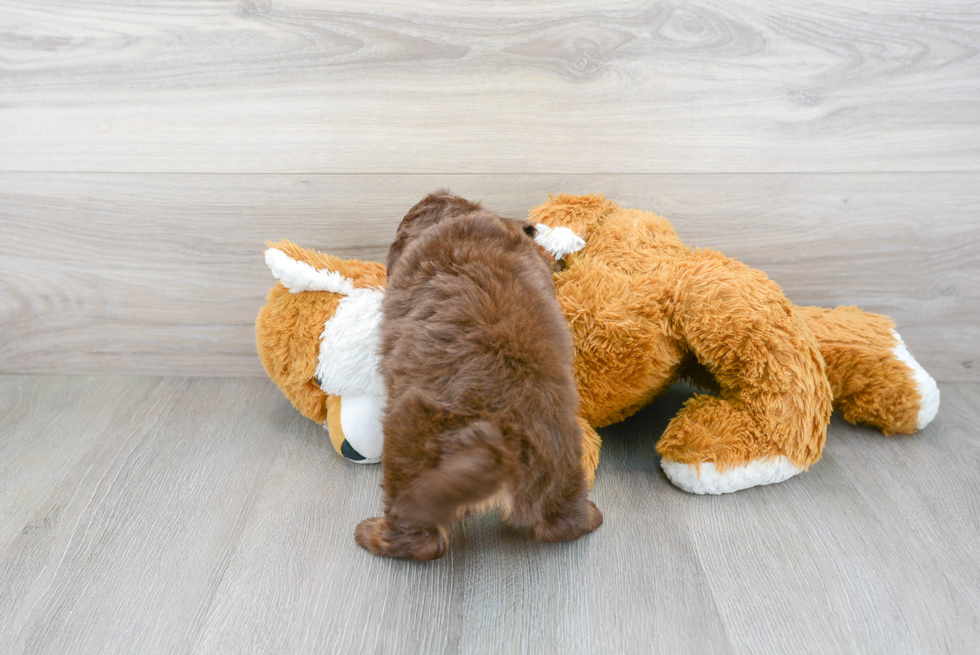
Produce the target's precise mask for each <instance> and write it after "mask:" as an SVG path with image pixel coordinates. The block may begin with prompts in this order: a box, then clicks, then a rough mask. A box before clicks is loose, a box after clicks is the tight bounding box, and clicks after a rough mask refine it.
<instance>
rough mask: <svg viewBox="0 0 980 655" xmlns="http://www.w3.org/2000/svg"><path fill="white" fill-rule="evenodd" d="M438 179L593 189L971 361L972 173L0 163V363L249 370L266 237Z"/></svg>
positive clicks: (377, 212)
mask: <svg viewBox="0 0 980 655" xmlns="http://www.w3.org/2000/svg"><path fill="white" fill-rule="evenodd" d="M440 186H448V187H450V188H452V189H453V190H454V191H456V192H457V193H460V194H463V195H465V196H468V197H472V198H479V199H482V200H483V201H484V202H485V203H486V204H487V206H489V207H491V208H492V209H495V210H497V211H499V212H501V213H503V214H505V215H511V216H523V215H526V213H527V211H528V209H530V208H531V207H533V206H534V205H536V204H538V203H540V202H542V201H543V200H545V199H546V198H547V194H548V193H556V192H560V191H565V192H571V193H588V192H597V191H601V192H604V193H606V194H607V195H608V196H609V197H610V198H614V199H616V200H618V201H620V202H621V203H622V204H624V205H627V206H637V207H642V208H646V209H650V210H652V211H656V212H659V213H662V214H664V215H666V216H667V217H668V218H670V219H671V220H672V222H673V224H674V226H675V227H676V229H677V231H678V233H679V234H680V236H681V238H682V239H684V241H685V242H686V243H687V244H688V245H690V246H698V247H713V248H715V249H718V250H721V251H723V252H725V253H726V254H728V255H730V256H734V257H737V258H739V259H741V260H743V261H745V262H746V263H748V264H750V265H752V266H755V267H757V268H760V269H762V270H764V271H766V272H767V273H768V274H769V276H770V277H772V278H773V279H774V280H776V281H777V282H778V283H779V284H780V285H781V286H782V287H783V289H784V291H785V292H786V293H787V295H788V296H789V297H790V298H791V299H792V300H793V301H795V302H796V303H798V304H814V305H824V306H835V305H841V304H854V305H859V306H862V307H864V308H865V309H867V310H869V311H875V312H880V313H885V314H889V315H891V316H892V317H893V318H894V319H895V321H896V322H897V324H898V326H899V330H900V331H901V333H902V336H903V337H904V338H905V340H906V341H907V343H908V344H909V346H910V347H911V349H912V351H913V352H914V353H915V355H916V357H917V358H918V359H919V361H920V362H922V364H923V365H924V366H925V367H926V368H927V370H929V371H930V372H931V373H932V374H933V375H934V376H935V377H936V378H937V379H940V380H951V381H956V380H964V381H966V380H980V366H978V365H977V364H978V362H980V255H978V253H980V221H978V220H977V216H978V215H980V196H978V195H977V193H976V189H977V188H978V187H980V174H977V173H929V174H898V173H890V174H865V175H844V174H835V175H830V174H827V175H810V174H806V175H804V174H800V175H797V174H787V175H773V174H760V175H727V174H725V175H701V174H690V175H608V176H607V175H539V176H524V175H514V176H497V175H494V176H482V175H432V176H427V175H419V176H415V175H390V176H359V175H349V176H347V175H344V176H340V175H322V176H321V175H313V176H305V175H255V176H252V175H203V176H200V175H161V174H150V175H142V174H131V175H124V174H37V173H23V174H20V173H6V174H0V235H2V236H3V238H2V239H0V328H2V329H0V372H8V373H27V372H34V373H58V372H63V373H110V372H115V373H132V374H182V375H261V374H262V372H261V367H260V364H259V362H258V358H257V357H256V356H255V345H254V336H253V328H252V323H253V321H254V319H255V315H256V314H257V312H258V309H259V307H260V306H261V305H262V304H263V302H264V295H265V293H266V291H267V290H268V288H269V287H270V286H272V283H273V278H272V277H271V274H270V273H269V271H268V270H267V269H266V267H265V265H264V262H263V259H262V253H261V251H262V249H263V247H264V246H263V243H264V241H265V240H266V239H279V238H290V239H293V240H294V241H296V242H298V243H300V244H302V245H305V246H309V247H316V248H319V249H322V250H325V251H328V252H331V253H333V254H337V255H340V256H344V257H359V258H363V259H373V260H381V259H383V256H384V253H385V251H386V249H387V245H388V243H389V241H390V239H391V238H392V236H393V234H394V230H395V227H396V225H397V223H398V221H399V220H400V218H401V216H402V215H403V214H404V213H405V211H406V210H407V209H408V208H409V207H411V206H412V205H413V204H414V203H415V202H416V201H417V200H418V199H419V198H421V197H422V196H423V195H424V194H425V193H427V192H430V191H432V190H434V189H436V188H438V187H440Z"/></svg>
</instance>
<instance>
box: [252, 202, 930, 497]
mask: <svg viewBox="0 0 980 655" xmlns="http://www.w3.org/2000/svg"><path fill="white" fill-rule="evenodd" d="M530 220H531V221H533V222H535V223H537V224H538V227H539V234H538V237H537V240H538V242H539V243H540V244H541V245H542V246H544V247H545V248H547V249H549V250H550V251H551V252H552V253H553V254H554V255H555V257H556V259H562V260H563V261H564V268H563V269H562V270H560V271H558V272H556V273H555V277H554V279H555V288H556V291H557V295H558V300H559V304H560V305H561V307H562V310H563V312H564V314H565V316H566V318H567V319H568V322H569V325H570V326H571V329H572V333H573V336H574V341H575V347H576V358H575V373H576V378H577V382H578V386H579V394H580V396H581V401H582V407H581V410H580V411H581V418H582V420H581V421H580V423H582V425H583V433H584V434H583V439H584V442H585V445H586V457H585V462H584V465H585V467H586V469H587V470H588V472H589V473H590V479H591V476H592V475H594V470H595V466H596V465H597V464H598V455H599V444H600V440H599V436H598V435H597V434H596V432H595V430H594V428H598V427H602V426H605V425H609V424H610V423H614V422H616V421H620V420H623V419H624V418H626V417H628V416H630V415H631V414H633V413H635V412H637V411H638V410H640V409H642V408H643V407H645V406H646V405H648V404H649V403H651V402H652V401H653V400H654V398H656V397H657V396H658V395H659V394H661V393H662V392H664V391H665V390H666V389H667V388H668V387H669V386H670V385H671V384H673V383H674V382H676V381H677V380H679V379H681V378H687V379H689V380H691V381H693V382H694V383H695V384H697V385H699V386H701V387H703V388H705V389H707V390H709V391H711V392H712V394H711V395H698V396H695V397H694V398H692V399H691V400H689V401H688V402H687V403H686V404H685V406H684V408H683V409H682V410H681V411H680V412H679V413H678V415H677V416H676V417H674V419H673V420H672V421H671V422H670V424H669V425H668V427H667V430H666V431H665V432H664V434H663V435H662V436H661V437H660V440H659V442H658V443H657V446H656V448H657V451H658V452H659V453H660V455H661V466H662V468H663V470H664V472H665V473H666V475H667V477H668V478H669V479H670V480H671V482H673V483H674V484H675V485H676V486H678V487H680V488H681V489H684V490H685V491H689V492H693V493H726V492H731V491H737V490H739V489H745V488H748V487H752V486H756V485H760V484H771V483H774V482H780V481H782V480H785V479H787V478H789V477H791V476H793V475H796V474H797V473H799V472H800V471H803V470H805V469H806V468H808V467H809V466H810V465H812V464H813V463H815V462H816V461H817V460H818V459H820V455H821V452H822V450H823V446H824V441H825V439H826V432H827V425H828V423H829V420H830V413H831V407H834V408H836V409H839V410H840V411H841V412H842V414H843V416H844V418H845V419H846V420H848V421H851V422H854V423H864V424H867V425H871V426H874V427H877V428H879V429H881V431H882V432H883V433H885V434H892V433H897V432H902V433H911V432H914V431H915V430H916V429H921V428H923V427H925V426H926V425H927V424H928V423H929V422H930V421H931V420H932V419H933V417H935V415H936V412H937V411H938V408H939V389H938V387H937V386H936V383H935V381H934V380H933V379H932V378H931V377H930V376H929V375H928V373H926V372H925V370H923V369H922V367H921V366H920V365H919V364H918V363H917V362H916V361H915V359H913V358H912V356H911V354H910V353H909V351H908V349H907V348H906V347H905V345H904V344H903V343H902V341H901V338H900V337H899V336H898V334H897V333H896V332H895V330H894V325H893V323H892V322H891V320H890V319H888V318H887V317H885V316H880V315H876V314H869V313H866V312H862V311H860V310H859V309H857V308H854V307H838V308H837V309H832V310H831V309H821V308H817V307H797V306H794V305H793V304H792V303H790V302H789V301H788V300H787V299H786V297H785V296H784V295H783V294H782V292H781V291H780V289H779V287H778V286H777V285H776V284H775V283H774V282H772V281H771V280H769V279H768V278H767V277H766V276H765V274H763V273H762V272H760V271H757V270H754V269H752V268H749V267H748V266H746V265H744V264H741V263H739V262H737V261H735V260H732V259H729V258H726V257H724V256H723V255H721V254H720V253H717V252H714V251H711V250H690V249H688V248H687V247H685V246H684V245H683V244H682V243H681V241H680V240H679V239H678V238H677V235H676V234H675V233H674V230H673V228H672V227H671V226H670V223H668V222H667V220H666V219H664V218H662V217H660V216H657V215H655V214H652V213H650V212H645V211H640V210H636V209H624V208H622V207H620V206H619V205H617V204H615V203H613V202H611V201H609V200H607V199H605V198H604V197H602V196H597V195H591V196H567V195H559V196H557V197H555V198H552V199H551V200H550V201H549V202H546V203H544V204H543V205H541V206H539V207H536V208H535V209H533V210H532V211H531V213H530ZM272 245H273V247H271V248H270V249H269V250H267V251H266V262H267V263H268V264H269V266H270V268H271V269H272V271H273V274H274V275H275V276H276V277H277V278H278V279H279V283H278V284H277V285H276V286H275V287H273V289H272V290H271V291H270V292H269V296H268V304H267V305H266V306H265V307H263V309H262V311H261V312H260V314H259V318H258V321H257V323H256V338H257V343H258V350H259V356H260V357H261V359H262V363H263V365H264V366H265V369H266V372H267V373H268V374H269V376H270V377H271V378H272V379H273V380H274V381H275V382H276V384H277V385H278V386H279V387H280V389H282V391H283V393H285V394H286V396H287V397H288V398H289V399H290V400H291V401H292V402H293V404H294V405H295V406H296V408H297V409H299V410H300V412H302V413H303V414H304V415H305V416H307V417H309V418H311V419H313V420H314V421H316V422H317V423H320V424H322V425H324V427H326V428H327V429H328V431H329V433H330V438H331V441H332V442H333V445H334V447H335V448H336V449H337V451H338V452H340V453H341V454H342V455H344V456H345V457H347V458H348V459H350V460H352V461H360V462H375V461H378V460H379V459H380V456H381V446H382V438H381V428H380V415H381V411H382V407H383V404H384V400H383V395H384V389H383V385H382V384H381V381H380V378H379V376H378V374H377V372H376V363H377V355H376V353H375V346H376V344H377V338H378V325H379V320H380V300H381V297H382V294H383V292H384V282H385V272H384V267H383V266H382V265H381V264H376V263H371V262H360V261H357V260H349V261H348V260H341V259H338V258H336V257H331V256H329V255H324V254H321V253H317V252H314V251H310V250H304V249H302V248H299V247H298V246H296V245H295V244H292V243H290V242H288V241H284V242H281V243H279V244H272Z"/></svg>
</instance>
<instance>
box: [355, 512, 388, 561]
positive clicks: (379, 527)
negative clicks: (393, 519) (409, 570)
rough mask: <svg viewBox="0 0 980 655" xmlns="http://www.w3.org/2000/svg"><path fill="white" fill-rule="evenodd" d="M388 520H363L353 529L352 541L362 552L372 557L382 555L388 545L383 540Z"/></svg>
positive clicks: (382, 518)
mask: <svg viewBox="0 0 980 655" xmlns="http://www.w3.org/2000/svg"><path fill="white" fill-rule="evenodd" d="M387 523H388V520H387V519H385V518H384V517H382V516H375V517H374V518H370V519H364V520H363V521H361V522H360V523H358V524H357V527H356V528H354V541H356V542H357V545H358V546H360V547H361V548H363V549H364V550H366V551H368V552H370V553H373V554H374V555H384V551H385V547H386V546H387V545H388V544H387V542H386V541H385V539H384V534H385V528H386V526H387Z"/></svg>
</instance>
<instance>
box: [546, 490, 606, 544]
mask: <svg viewBox="0 0 980 655" xmlns="http://www.w3.org/2000/svg"><path fill="white" fill-rule="evenodd" d="M586 488H587V487H586V484H585V481H584V480H581V481H579V480H574V481H570V483H569V484H568V485H567V486H566V487H565V488H558V489H556V490H555V492H554V493H552V494H551V495H550V497H549V498H547V499H546V500H545V502H544V503H543V504H542V512H541V518H540V519H539V520H538V521H537V522H535V523H534V538H535V539H539V540H540V541H552V542H557V541H574V540H575V539H578V538H579V537H581V536H583V535H586V534H588V533H590V532H592V531H593V530H595V529H596V528H598V527H599V526H600V525H602V512H600V511H599V508H598V507H596V506H595V503H593V502H592V501H591V500H589V499H588V498H587V497H586Z"/></svg>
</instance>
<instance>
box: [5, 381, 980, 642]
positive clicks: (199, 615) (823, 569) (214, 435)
mask: <svg viewBox="0 0 980 655" xmlns="http://www.w3.org/2000/svg"><path fill="white" fill-rule="evenodd" d="M686 393H687V392H686V391H685V390H683V389H676V390H674V391H672V392H671V393H670V394H669V395H668V396H666V397H664V398H663V399H661V400H660V401H658V402H657V403H656V404H655V405H654V406H652V407H651V408H649V409H648V410H647V411H645V412H643V414H642V415H640V416H637V417H634V418H633V419H631V420H629V421H627V422H625V423H622V424H619V425H617V426H613V427H612V428H609V429H606V430H603V431H602V432H603V436H604V439H605V442H604V443H605V445H604V449H603V455H602V462H601V464H600V468H599V476H598V482H597V483H596V487H595V489H594V491H593V494H592V496H593V498H594V499H595V501H596V503H597V504H598V505H599V507H600V508H601V509H602V510H603V512H604V514H605V519H606V523H605V525H603V526H602V527H601V528H600V529H599V530H598V531H597V532H596V533H594V534H593V535H591V536H589V537H586V538H584V539H581V540H579V541H577V542H575V543H572V544H567V545H560V546H554V545H545V544H539V543H536V542H534V541H533V540H532V539H531V538H530V537H529V535H528V534H527V532H525V531H519V530H514V529H508V528H505V527H503V526H502V525H500V523H499V521H498V520H497V518H496V517H494V516H484V517H480V518H473V519H468V520H466V521H464V522H462V523H460V524H458V525H457V526H456V529H455V531H454V532H453V535H452V539H453V544H452V549H451V551H450V552H449V554H448V555H447V556H446V557H445V558H444V559H443V560H440V561H438V562H434V563H431V564H414V563H406V562H397V561H391V560H383V559H379V558H375V557H373V556H370V555H368V554H367V553H365V552H364V551H362V550H360V549H359V548H358V547H357V546H356V545H355V544H354V541H353V538H352V536H351V533H352V531H353V529H354V526H355V525H356V523H357V522H358V521H359V520H361V519H362V518H365V517H367V516H370V515H373V514H374V513H376V512H378V510H379V495H380V492H379V489H378V487H377V485H378V482H379V474H380V470H379V468H378V467H377V466H357V465H354V464H350V463H347V462H345V461H343V460H341V459H340V458H339V457H338V456H336V455H335V454H334V452H333V450H332V449H331V447H330V445H329V442H328V440H327V439H326V436H325V434H324V433H323V432H322V430H321V429H320V428H318V427H317V426H315V425H313V424H312V423H311V422H309V421H307V420H306V419H304V418H302V417H301V416H300V415H299V414H298V413H297V412H296V411H294V410H293V409H292V408H291V407H290V406H289V404H288V403H287V402H286V400H285V399H284V398H283V397H282V396H281V395H280V393H279V392H278V390H276V388H275V387H274V386H273V385H272V384H271V383H270V382H268V381H267V380H264V379H256V378H245V379H235V378H224V379H217V378H214V379H191V378H149V377H144V378H111V377H82V378H78V377H31V376H5V377H0V652H3V653H19V652H26V653H59V654H60V653H96V652H108V653H160V652H167V653H183V652H195V653H247V652H254V653H272V652H309V653H314V652H315V653H374V652H419V653H457V652H460V653H468V652H474V653H476V652H480V653H515V652H528V653H547V652H561V653H589V654H595V653H623V652H630V653H651V652H675V653H676V652H718V653H775V652H787V653H788V652H793V653H845V652H862V653H951V652H952V653H971V652H975V647H976V643H977V640H978V639H980V625H978V618H977V617H978V615H980V558H978V555H980V546H978V544H980V485H978V484H977V476H978V473H980V431H978V429H977V425H978V423H980V385H977V384H966V383H958V384H944V385H942V393H943V403H944V404H943V408H942V411H941V412H940V414H939V417H938V418H937V419H936V421H935V423H933V425H932V426H930V427H929V428H928V429H927V430H925V431H923V432H922V433H920V434H918V435H916V436H913V437H892V438H885V437H882V436H881V435H879V434H877V433H876V432H874V431H871V430H867V429H863V428H855V427H852V426H849V425H847V424H845V423H843V422H840V421H838V420H837V419H835V421H834V423H833V425H832V426H831V431H830V437H829V440H828V446H827V450H826V452H825V455H824V457H823V459H822V460H821V461H820V462H819V463H818V464H816V465H815V466H814V467H813V468H812V469H811V470H810V471H809V472H807V473H804V474H802V475H800V476H798V477H796V478H794V479H791V480H789V481H787V482H784V483H782V484H778V485H774V486H771V487H764V488H756V489H751V490H747V491H743V492H739V493H736V494H733V495H728V496H721V497H698V496H692V495H688V494H685V493H683V492H680V491H678V490H677V489H675V488H673V487H672V486H670V484H669V483H668V482H667V481H666V479H665V478H664V477H663V475H661V473H660V470H659V467H658V461H657V457H656V455H655V453H654V452H653V443H654V441H655V438H656V436H657V435H659V433H660V432H661V431H662V430H663V428H664V426H665V425H666V421H667V419H668V418H669V417H670V416H671V415H672V414H673V413H674V412H675V411H676V410H677V408H678V406H679V404H680V402H681V401H682V400H683V399H684V398H685V397H686Z"/></svg>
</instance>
